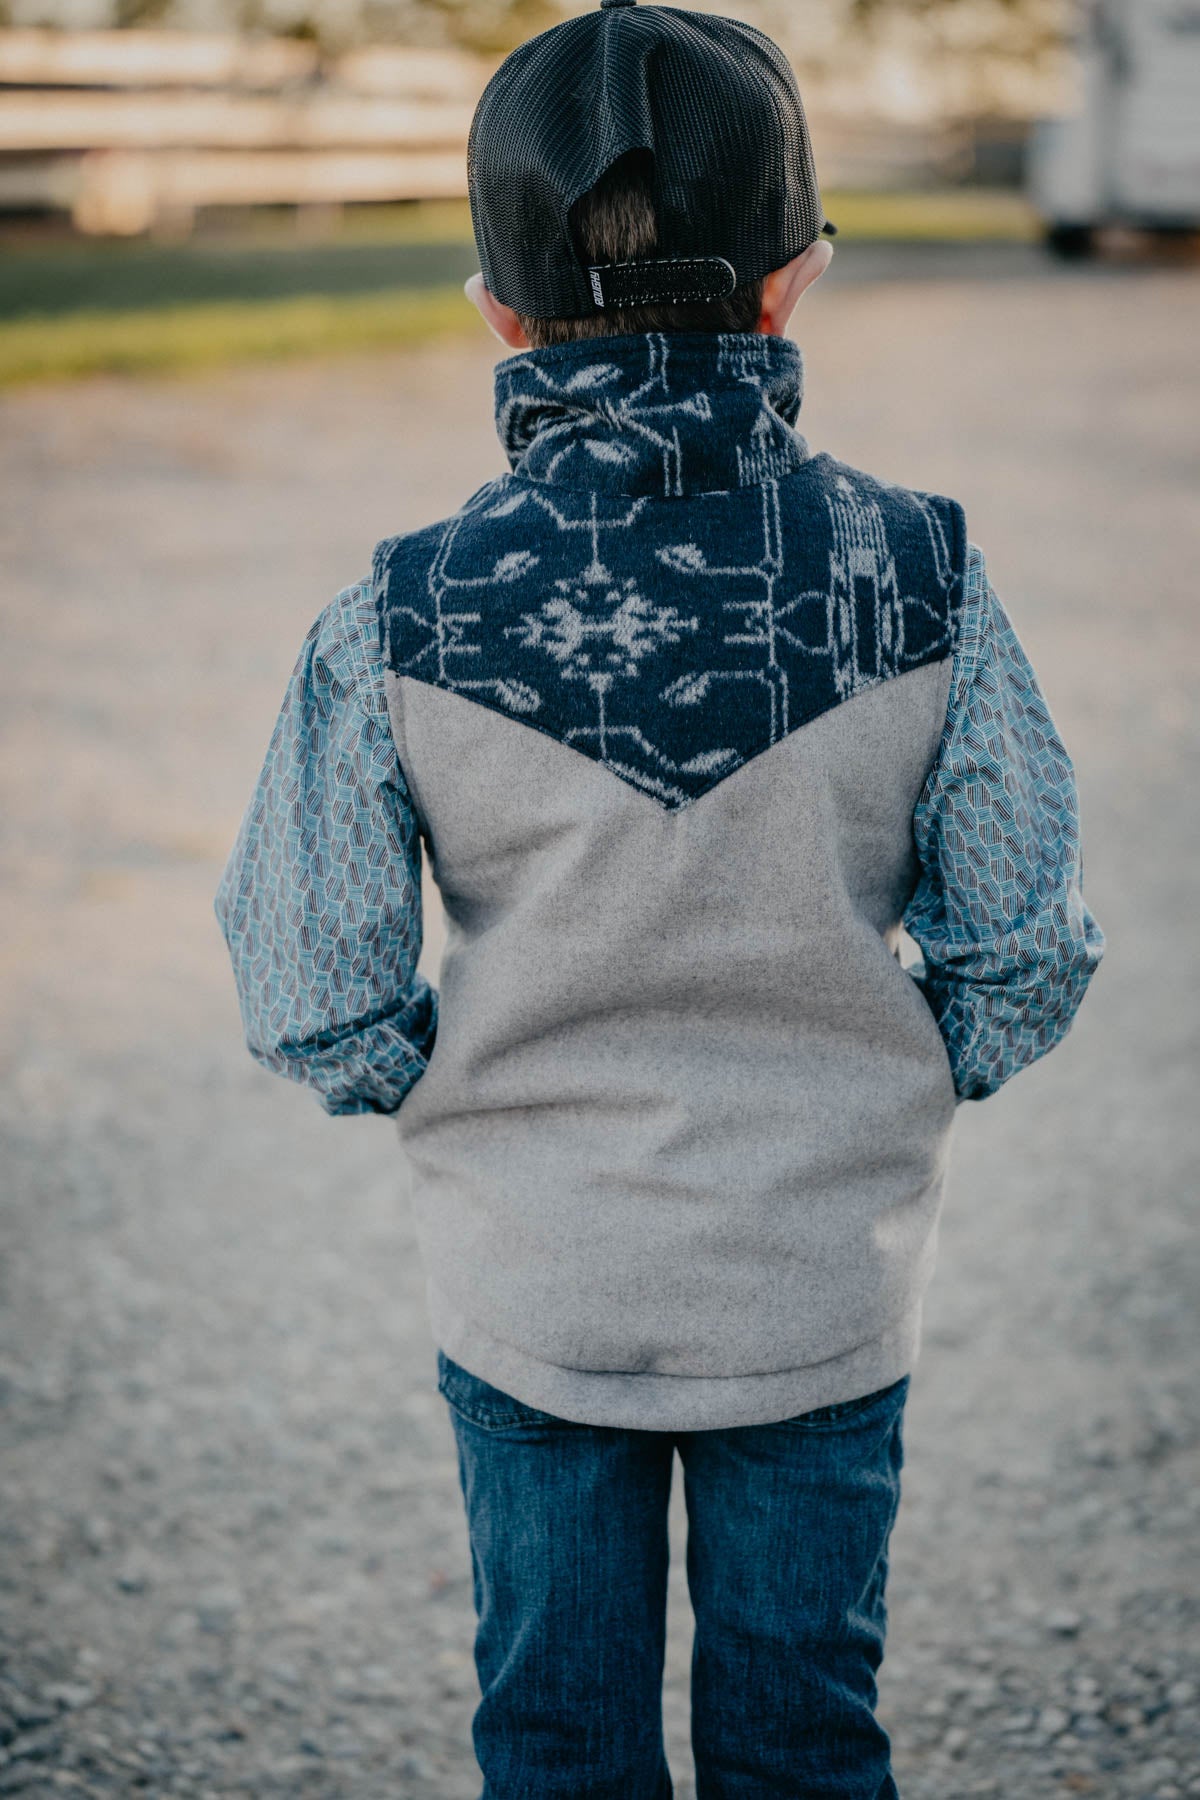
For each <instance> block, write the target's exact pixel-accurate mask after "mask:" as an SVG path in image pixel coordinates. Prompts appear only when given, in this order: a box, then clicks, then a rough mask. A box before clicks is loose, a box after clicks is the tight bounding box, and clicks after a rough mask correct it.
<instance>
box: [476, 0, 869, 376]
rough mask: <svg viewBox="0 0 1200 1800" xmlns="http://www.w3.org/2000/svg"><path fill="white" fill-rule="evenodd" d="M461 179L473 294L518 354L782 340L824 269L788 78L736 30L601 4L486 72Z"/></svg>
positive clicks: (698, 17) (795, 97) (771, 49)
mask: <svg viewBox="0 0 1200 1800" xmlns="http://www.w3.org/2000/svg"><path fill="white" fill-rule="evenodd" d="M467 168H468V186H469V190H470V196H471V213H472V220H473V223H474V227H475V238H476V243H477V245H478V248H479V255H480V261H481V264H482V269H481V272H480V274H479V275H477V276H473V277H472V278H471V280H470V281H469V282H468V283H467V292H468V294H469V295H470V297H471V298H472V299H473V300H474V301H475V303H476V305H477V306H478V307H479V309H480V311H481V312H482V313H483V315H484V318H485V319H486V320H487V322H488V324H489V325H490V326H491V327H492V329H493V330H494V331H496V333H497V335H498V336H500V337H501V338H502V339H503V340H504V342H505V343H507V344H509V345H510V346H511V347H513V348H523V347H524V346H525V345H527V344H533V345H535V346H536V345H543V344H552V343H563V342H567V341H569V340H571V339H576V338H594V337H603V336H608V335H611V334H613V333H614V332H643V331H756V330H757V331H779V332H782V331H783V329H784V328H785V327H786V322H787V318H788V317H789V316H790V313H791V310H792V308H793V307H794V305H795V303H796V301H797V300H798V299H799V296H800V294H801V293H802V292H803V290H804V288H805V287H807V286H808V285H809V283H810V282H811V281H813V280H815V279H816V277H817V276H818V275H819V274H820V273H821V272H822V270H823V269H824V268H825V267H826V266H827V264H828V262H829V259H830V256H831V254H832V252H831V250H830V247H829V245H828V243H827V242H826V241H825V240H824V238H823V237H822V233H828V234H832V233H833V232H834V231H835V230H836V227H834V226H833V225H831V224H830V223H829V221H828V220H827V219H826V218H825V215H824V209H823V207H822V205H821V197H820V192H819V190H818V187H817V181H816V173H815V170H814V168H813V161H812V150H811V145H810V143H809V137H808V128H807V124H806V121H805V118H804V110H803V106H802V104H801V100H800V95H799V93H798V91H797V89H796V83H795V78H794V76H793V74H792V71H791V68H790V66H789V64H788V62H787V59H786V57H785V56H784V55H783V53H782V51H780V50H779V49H778V47H777V46H776V45H775V44H773V43H772V42H771V40H770V39H769V38H767V37H765V36H764V35H763V33H762V32H759V31H756V30H754V29H753V28H752V27H750V26H748V25H743V24H741V23H740V22H739V21H737V20H732V19H723V18H717V17H714V16H713V15H711V14H706V13H693V12H686V11H684V10H682V9H681V8H676V7H661V6H642V7H638V6H636V5H635V0H601V8H600V11H599V12H593V13H587V14H584V15H583V16H582V17H579V18H575V19H571V20H568V21H567V22H566V23H565V24H562V25H558V26H555V27H554V29H553V30H551V31H547V32H543V33H542V34H541V35H540V36H539V37H536V38H532V39H531V40H530V41H529V42H528V43H526V44H523V45H521V46H520V48H519V49H518V50H516V51H514V52H513V54H512V55H511V56H510V57H508V58H507V59H506V61H505V62H504V63H503V64H502V65H501V67H500V68H499V69H498V70H497V72H496V74H495V75H494V76H493V77H492V79H491V81H490V82H489V83H488V86H487V87H486V89H485V90H484V93H483V96H482V98H481V99H480V102H479V106H478V108H477V109H476V113H475V118H474V120H473V122H472V126H471V134H470V140H469V143H468V153H467Z"/></svg>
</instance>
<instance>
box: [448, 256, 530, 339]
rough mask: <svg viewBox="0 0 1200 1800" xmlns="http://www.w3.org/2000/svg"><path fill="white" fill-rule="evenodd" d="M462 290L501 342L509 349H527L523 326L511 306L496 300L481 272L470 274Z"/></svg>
mask: <svg viewBox="0 0 1200 1800" xmlns="http://www.w3.org/2000/svg"><path fill="white" fill-rule="evenodd" d="M463 292H464V293H465V294H466V296H467V299H468V300H470V301H471V303H472V305H474V306H477V307H478V308H479V312H480V315H481V317H482V318H483V321H484V323H485V324H486V325H487V327H488V329H489V330H490V331H493V332H495V334H496V336H497V337H498V338H499V339H500V342H501V343H502V344H507V345H508V347H509V349H510V350H528V348H529V339H528V338H527V337H526V336H525V328H524V326H523V325H522V324H521V321H520V319H519V318H518V317H517V315H516V313H515V312H514V311H513V309H512V307H511V306H505V304H504V302H503V301H502V300H497V298H496V296H495V294H493V293H492V292H491V290H490V289H489V288H488V286H487V284H486V282H485V281H484V279H483V276H482V274H478V275H472V276H470V277H469V278H468V279H467V281H465V282H464V284H463Z"/></svg>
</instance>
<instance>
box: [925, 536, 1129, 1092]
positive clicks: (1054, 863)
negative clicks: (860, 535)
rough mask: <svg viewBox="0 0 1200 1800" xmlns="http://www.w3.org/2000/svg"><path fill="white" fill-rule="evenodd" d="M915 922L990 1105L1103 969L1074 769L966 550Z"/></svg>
mask: <svg viewBox="0 0 1200 1800" xmlns="http://www.w3.org/2000/svg"><path fill="white" fill-rule="evenodd" d="M913 831H914V836H915V839H916V845H917V854H918V857H919V861H920V867H921V875H920V879H919V881H918V884H917V887H916V890H915V892H914V894H913V897H912V899H911V901H910V902H909V905H908V908H907V910H906V912H905V915H904V926H905V929H906V930H907V931H908V933H909V935H910V937H912V938H913V939H914V940H915V941H916V943H917V944H918V945H919V947H920V949H921V951H922V954H923V957H924V969H923V970H918V971H914V978H915V979H916V980H917V982H918V984H919V985H920V987H921V989H922V992H923V993H924V995H925V998H926V999H927V1000H928V1002H929V1004H930V1006H931V1007H932V1008H933V1013H934V1017H935V1018H936V1019H937V1022H938V1026H939V1028H940V1030H941V1033H942V1037H943V1039H944V1040H945V1044H946V1049H947V1052H948V1053H949V1057H950V1063H951V1067H952V1069H953V1072H954V1084H955V1088H956V1089H957V1092H958V1096H959V1099H960V1100H982V1099H985V1098H986V1097H987V1096H988V1095H989V1094H992V1093H995V1091H996V1089H997V1088H999V1087H1000V1086H1002V1084H1003V1083H1004V1082H1006V1081H1007V1080H1008V1079H1009V1077H1010V1076H1012V1075H1015V1074H1016V1073H1017V1072H1018V1070H1020V1069H1023V1068H1025V1067H1026V1066H1027V1065H1028V1064H1029V1063H1032V1062H1036V1061H1037V1059H1038V1058H1039V1057H1041V1056H1044V1055H1045V1054H1046V1052H1047V1051H1049V1050H1052V1049H1053V1048H1054V1046H1055V1045H1056V1044H1057V1043H1058V1042H1059V1041H1060V1039H1061V1038H1062V1037H1063V1036H1064V1035H1065V1034H1066V1032H1067V1030H1068V1028H1069V1026H1070V1024H1071V1020H1072V1019H1073V1018H1074V1016H1075V1013H1076V1011H1077V1009H1078V1007H1079V1004H1080V1002H1081V1001H1082V999H1083V996H1084V993H1085V991H1086V989H1087V986H1088V983H1089V982H1090V980H1091V978H1092V976H1093V974H1094V973H1095V971H1096V968H1097V966H1098V964H1099V962H1100V959H1101V957H1102V956H1103V954H1104V948H1105V940H1104V934H1103V933H1102V931H1101V930H1100V927H1099V926H1098V925H1097V923H1096V921H1095V919H1094V918H1093V916H1092V914H1091V913H1090V912H1089V910H1088V908H1087V906H1086V904H1085V903H1084V899H1083V890H1082V881H1083V853H1082V850H1081V847H1080V840H1079V802H1078V795H1077V792H1076V786H1075V774H1074V769H1073V767H1072V764H1071V759H1070V757H1069V756H1068V754H1067V751H1066V749H1065V747H1064V745H1063V742H1062V739H1061V738H1060V737H1059V735H1058V731H1057V729H1056V727H1055V724H1054V721H1053V719H1052V718H1051V716H1050V710H1049V708H1048V706H1047V704H1046V700H1045V697H1044V696H1043V694H1042V691H1041V688H1040V687H1039V685H1038V681H1037V677H1036V675H1035V674H1034V672H1033V669H1032V667H1031V666H1030V663H1029V660H1028V658H1027V656H1026V655H1025V651H1024V649H1023V647H1022V645H1021V642H1020V639H1019V638H1018V637H1017V634H1016V631H1015V630H1014V628H1013V625H1012V621H1011V620H1010V619H1009V617H1008V614H1007V613H1006V612H1005V609H1004V607H1003V606H1002V604H1001V602H1000V600H999V598H998V596H997V595H996V593H995V590H994V589H993V588H992V585H991V583H990V581H989V580H988V576H987V569H986V566H985V564H984V559H983V554H982V552H981V551H980V550H979V549H978V547H977V546H976V545H974V544H971V545H969V549H968V561H967V572H966V584H965V592H964V597H963V617H962V631H961V635H960V639H959V644H958V648H957V650H956V653H955V660H954V666H953V675H952V681H951V692H950V705H949V709H948V715H947V720H946V727H945V731H944V733H943V737H942V742H941V747H940V750H939V753H938V759H937V762H936V764H935V765H934V768H933V769H932V771H931V772H930V776H929V779H928V780H927V782H926V784H925V787H924V789H923V790H922V793H921V798H920V800H919V802H918V804H917V808H916V812H915V814H914V818H913Z"/></svg>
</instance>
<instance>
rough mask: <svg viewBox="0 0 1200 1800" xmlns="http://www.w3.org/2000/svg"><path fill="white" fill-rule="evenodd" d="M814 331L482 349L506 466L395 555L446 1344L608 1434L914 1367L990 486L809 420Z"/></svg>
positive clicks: (419, 1158) (776, 1409)
mask: <svg viewBox="0 0 1200 1800" xmlns="http://www.w3.org/2000/svg"><path fill="white" fill-rule="evenodd" d="M801 385H802V364H801V359H800V354H799V351H798V350H797V349H796V347H795V345H793V344H791V343H790V342H788V341H787V340H785V339H781V338H776V337H765V336H757V335H752V334H735V335H730V336H717V335H712V336H709V335H706V334H681V335H678V336H668V337H662V336H658V335H647V336H633V337H624V338H613V339H608V340H605V341H603V342H601V343H599V344H597V343H592V344H573V345H570V346H566V347H561V348H556V349H552V350H542V351H534V352H530V353H527V354H525V355H522V356H518V357H512V358H509V359H507V360H506V361H505V362H503V363H501V364H500V365H499V367H498V368H497V371H496V386H497V417H498V423H499V427H500V432H501V437H502V441H503V443H504V446H505V449H506V451H507V454H508V458H509V462H510V465H511V473H509V474H507V475H504V476H502V477H501V478H499V479H497V480H496V481H494V482H490V483H489V484H488V485H487V486H486V487H484V488H483V489H481V490H480V492H479V493H477V494H475V495H474V496H472V498H471V499H470V500H469V501H468V502H467V504H466V505H465V506H464V507H463V508H462V510H461V511H460V512H459V513H457V514H456V515H455V516H454V517H453V518H451V519H449V520H445V521H442V522H441V523H439V524H438V525H435V526H432V527H429V528H428V529H425V530H421V531H417V532H413V533H409V534H407V535H406V536H404V537H402V538H398V539H392V540H388V541H387V542H385V543H383V544H381V545H380V546H379V548H378V550H377V553H376V559H375V583H376V595H377V600H378V605H379V615H380V629H381V642H382V645H383V648H384V652H385V656H386V664H387V676H386V680H387V687H388V700H389V711H390V716H391V722H392V729H393V733H394V736H395V740H396V748H397V752H398V755H399V759H400V763H401V766H402V769H403V771H404V775H405V778H406V780H407V783H408V787H409V793H410V796H411V800H412V803H413V806H414V809H415V811H416V815H417V818H418V820H419V824H420V829H421V832H422V835H423V837H424V839H425V842H426V846H427V850H428V853H429V856H430V859H431V868H432V872H433V875H434V878H435V880H436V882H437V885H438V888H439V889H440V892H441V894H442V898H443V901H444V904H445V910H446V915H447V926H448V939H447V943H446V949H445V953H444V958H443V961H442V965H441V971H440V979H439V989H440V1001H439V1012H438V1029H437V1036H436V1041H435V1044H434V1047H433V1051H432V1055H431V1058H430V1061H429V1065H428V1067H427V1069H426V1070H425V1072H424V1074H423V1075H422V1076H421V1078H420V1079H419V1080H418V1081H417V1083H416V1085H415V1086H414V1087H413V1088H412V1090H411V1091H410V1092H409V1094H408V1095H407V1097H406V1098H405V1100H404V1102H403V1105H402V1106H401V1108H400V1111H399V1114H398V1115H397V1129H398V1132H399V1136H400V1139H401V1141H402V1143H403V1145H404V1148H405V1150H406V1152H407V1155H408V1158H409V1159H410V1162H411V1166H412V1171H413V1193H414V1205H415V1211H416V1219H417V1226H418V1233H419V1239H420V1245H421V1250H422V1253H423V1257H424V1261H425V1268H426V1272H427V1281H428V1296H429V1304H430V1310H431V1318H432V1324H433V1329H434V1333H435V1336H436V1338H437V1340H438V1342H439V1343H440V1344H441V1346H442V1347H443V1348H444V1349H445V1350H446V1352H447V1353H448V1354H449V1355H450V1356H452V1357H454V1358H455V1359H456V1360H458V1361H459V1362H461V1363H463V1364H464V1365H465V1366H466V1367H467V1368H468V1369H470V1370H472V1371H473V1372H474V1373H476V1374H478V1375H480V1376H482V1377H483V1378H484V1379H485V1380H487V1381H490V1382H492V1383H494V1384H495V1385H497V1386H499V1387H501V1388H504V1389H506V1390H507V1391H508V1392H510V1393H512V1394H514V1395H515V1396H516V1397H517V1398H518V1399H520V1400H523V1401H525V1402H527V1403H528V1404H530V1405H532V1406H535V1407H539V1408H542V1409H545V1410H547V1411H550V1412H553V1413H556V1414H559V1415H560V1416H562V1417H565V1418H568V1419H574V1420H580V1421H584V1422H588V1423H593V1424H599V1425H623V1426H635V1427H643V1428H655V1429H663V1430H689V1429H702V1428H710V1427H719V1426H729V1425H738V1424H752V1423H759V1422H763V1421H768V1420H773V1419H782V1418H785V1417H788V1416H790V1415H791V1414H794V1413H797V1412H801V1411H807V1410H808V1409H810V1408H812V1407H816V1406H822V1405H825V1404H828V1403H831V1402H833V1401H838V1400H843V1399H848V1398H853V1397H856V1396H858V1395H860V1394H863V1393H866V1392H869V1391H871V1390H872V1389H874V1388H877V1387H881V1386H883V1385H885V1384H886V1383H888V1382H890V1381H893V1380H895V1379H896V1378H897V1377H898V1376H900V1375H901V1374H903V1373H905V1372H906V1371H907V1370H908V1369H909V1368H911V1366H912V1364H913V1362H914V1360H915V1358H916V1355H917V1352H918V1346H919V1338H920V1315H921V1303H922V1296H923V1293H924V1291H925V1288H926V1285H927V1283H928V1281H929V1278H930V1275H931V1272H932V1268H933V1262H934V1256H935V1245H936V1233H937V1222H938V1216H939V1210H940V1206H941V1201H942V1193H943V1183H944V1178H945V1172H946V1164H947V1156H948V1151H949V1145H950V1137H951V1129H952V1124H953V1119H954V1114H955V1092H954V1086H953V1081H952V1077H951V1072H950V1064H949V1059H948V1057H947V1054H946V1051H945V1048H944V1046H943V1043H942V1040H941V1037H940V1035H939V1032H938V1029H937V1026H936V1024H935V1022H934V1019H933V1015H932V1013H931V1012H930V1010H929V1008H928V1006H927V1004H926V1002H925V1000H924V999H923V997H922V995H921V993H920V991H919V990H918V988H917V987H916V985H915V983H914V982H913V980H912V978H911V977H910V976H909V975H908V973H907V972H906V971H905V969H904V968H903V967H902V965H901V962H900V960H899V942H900V921H901V918H902V915H903V912H904V909H905V907H906V904H907V902H908V900H909V899H910V897H911V895H912V893H913V890H914V887H915V885H916V880H917V866H916V858H915V849H914V844H913V836H912V816H913V810H914V807H915V805H916V802H917V799H918V796H919V795H920V792H921V789H922V786H923V784H924V783H925V781H926V778H927V776H928V775H929V773H930V770H931V768H932V766H933V764H934V762H935V760H936V757H937V753H938V747H939V742H940V739H941V735H942V731H943V727H944V724H945V720H946V709H947V704H948V698H949V692H950V676H951V666H952V659H953V653H954V648H955V643H956V634H957V629H958V622H959V618H960V612H961V599H962V578H963V573H964V566H965V557H966V542H965V531H964V523H963V516H962V512H961V509H960V508H959V507H958V506H957V505H956V504H955V503H954V502H953V501H951V500H947V499H944V498H942V497H940V496H937V495H931V494H925V493H917V492H915V491H913V490H909V489H905V488H900V487H896V486H894V485H891V484H887V483H883V482H879V481H877V480H874V479H872V478H871V477H870V476H868V475H866V474H864V473H862V472H861V471H859V470H855V469H852V468H849V467H847V466H846V465H845V464H842V463H840V462H838V461H837V460H836V459H834V458H832V457H830V456H828V455H825V454H816V455H814V454H813V453H812V452H811V451H810V449H809V447H808V445H807V443H806V442H805V440H804V439H803V438H802V437H801V436H800V435H799V434H798V433H797V431H796V430H795V428H794V427H795V420H796V417H797V414H798V409H799V405H800V397H801Z"/></svg>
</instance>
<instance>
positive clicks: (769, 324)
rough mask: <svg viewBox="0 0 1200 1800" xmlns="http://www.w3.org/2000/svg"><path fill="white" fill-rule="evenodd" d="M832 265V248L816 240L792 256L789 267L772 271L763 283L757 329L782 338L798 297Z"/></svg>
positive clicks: (826, 241)
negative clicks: (760, 313)
mask: <svg viewBox="0 0 1200 1800" xmlns="http://www.w3.org/2000/svg"><path fill="white" fill-rule="evenodd" d="M832 261H833V245H832V244H831V243H830V242H829V241H828V239H827V238H818V239H817V241H816V243H815V244H810V245H809V246H808V249H807V250H802V251H801V252H800V255H799V256H794V257H793V258H792V260H791V262H790V263H785V264H784V265H783V267H782V268H781V269H772V271H771V273H770V274H769V275H768V276H767V279H766V281H765V282H764V283H763V304H762V315H761V317H760V319H759V321H758V329H759V330H760V331H762V332H765V333H768V334H773V335H774V336H776V337H783V336H784V335H785V334H786V332H787V328H788V321H789V320H790V318H791V316H792V314H793V313H794V312H795V310H796V306H797V303H798V302H799V299H800V296H801V294H802V293H803V292H804V290H805V288H809V287H811V286H812V284H813V282H814V281H816V280H817V278H818V277H819V276H821V275H823V274H824V273H825V271H826V269H827V268H828V267H829V265H830V263H831V262H832Z"/></svg>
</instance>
